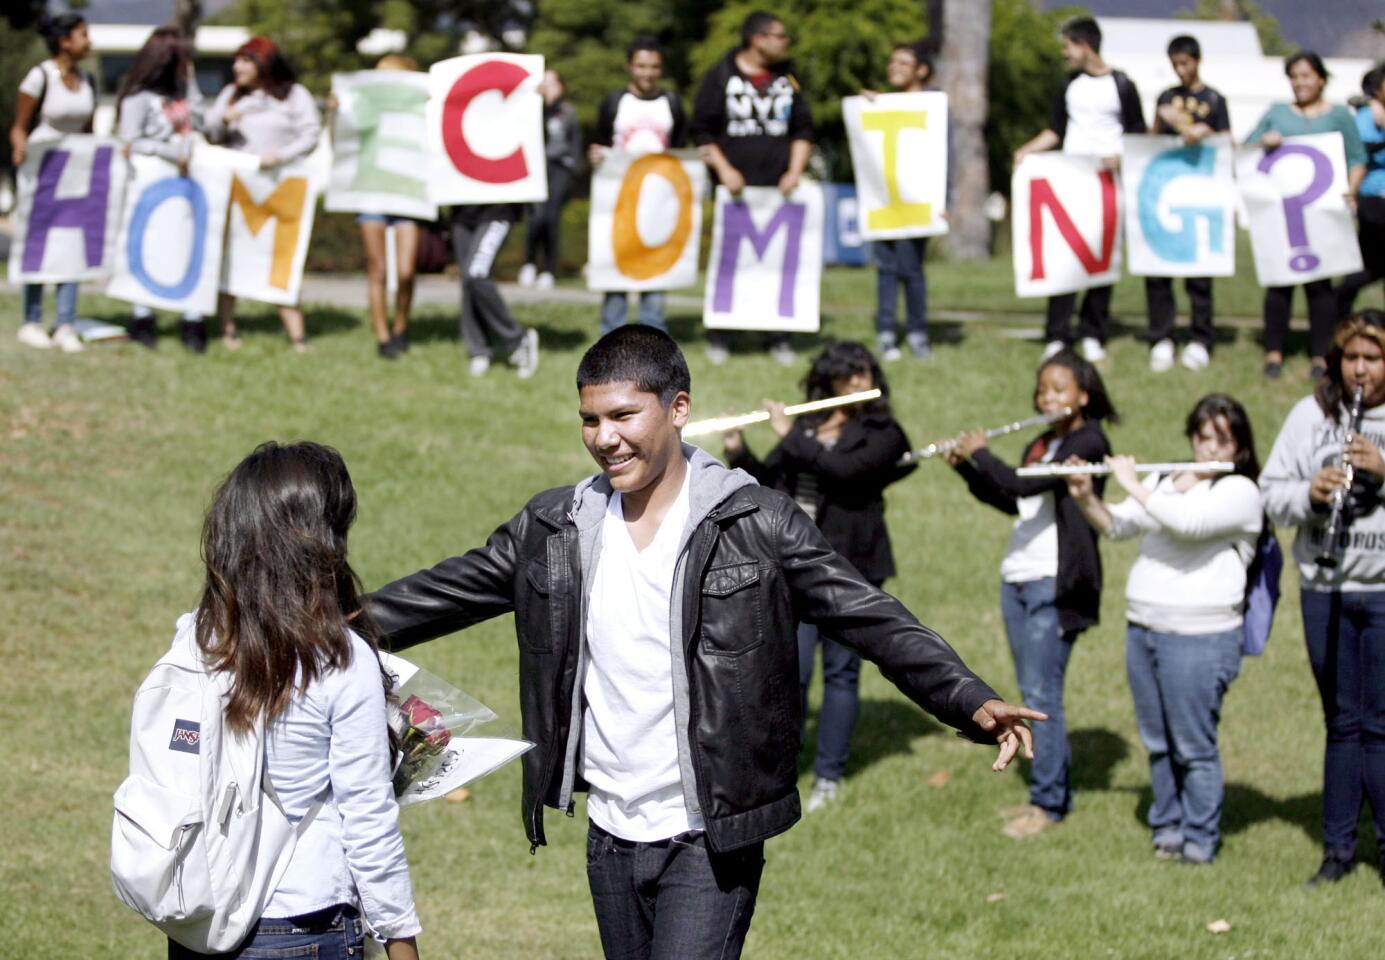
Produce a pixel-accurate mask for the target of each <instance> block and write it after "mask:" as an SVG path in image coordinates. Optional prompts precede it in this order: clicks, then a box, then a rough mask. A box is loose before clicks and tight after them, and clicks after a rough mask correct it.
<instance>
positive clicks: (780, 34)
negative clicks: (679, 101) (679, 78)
mask: <svg viewBox="0 0 1385 960" xmlns="http://www.w3.org/2000/svg"><path fill="white" fill-rule="evenodd" d="M792 42H793V41H792V38H790V36H789V33H788V30H787V29H785V27H784V22H783V21H782V20H780V19H779V18H778V17H776V16H775V15H774V14H772V13H765V12H763V11H757V12H755V13H752V14H750V15H749V16H747V17H746V18H745V21H744V22H743V23H742V24H741V46H740V48H739V49H735V50H731V51H730V52H728V53H727V54H726V56H725V57H724V58H723V59H722V60H721V62H720V63H718V64H717V65H716V66H714V67H712V69H710V70H708V71H707V73H706V74H705V75H704V76H703V78H702V86H701V87H700V88H699V89H698V91H697V99H696V100H695V101H694V102H693V115H692V123H691V124H690V125H689V132H690V133H691V134H692V140H693V143H695V144H697V148H698V153H699V154H700V155H701V157H702V159H703V162H705V163H706V164H707V166H708V167H710V168H711V169H712V171H713V172H714V173H715V174H716V175H717V179H718V180H720V181H721V183H722V185H723V186H725V187H726V189H728V190H730V191H731V193H732V194H733V195H739V194H740V192H741V191H742V190H743V189H745V188H746V187H778V188H779V190H780V192H781V193H783V194H784V196H788V195H789V194H791V193H793V191H794V188H795V187H797V186H798V181H799V178H800V177H801V176H802V175H803V171H804V168H806V167H807V166H808V157H809V156H810V155H811V154H812V152H813V116H812V113H811V112H810V111H809V109H808V101H807V99H806V98H805V97H804V96H803V91H802V89H800V87H799V85H798V78H797V77H796V76H794V70H793V64H792V62H791V61H790V60H789V58H788V57H789V45H790V44H791V43H792ZM769 340H770V346H769V352H770V356H772V357H774V359H776V360H778V361H779V362H780V363H782V364H784V365H785V366H790V365H792V364H794V363H796V362H797V356H796V355H795V353H794V349H793V346H792V344H791V342H790V340H789V335H788V334H787V333H781V334H773V335H771V336H770V338H769ZM729 355H730V346H729V337H728V336H727V334H726V331H722V330H710V331H708V332H707V359H708V360H710V361H711V362H712V363H724V362H725V361H726V358H727V357H728V356H729Z"/></svg>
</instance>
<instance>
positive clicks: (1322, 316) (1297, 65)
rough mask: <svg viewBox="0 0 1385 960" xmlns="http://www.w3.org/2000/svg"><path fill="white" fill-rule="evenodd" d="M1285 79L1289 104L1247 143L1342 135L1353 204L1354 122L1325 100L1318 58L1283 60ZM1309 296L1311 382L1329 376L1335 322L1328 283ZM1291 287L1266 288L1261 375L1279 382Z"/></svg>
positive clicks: (1359, 175)
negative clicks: (1290, 91) (1291, 94)
mask: <svg viewBox="0 0 1385 960" xmlns="http://www.w3.org/2000/svg"><path fill="white" fill-rule="evenodd" d="M1284 75H1285V76H1287V77H1288V78H1289V86H1290V87H1292V88H1293V91H1294V102H1293V103H1291V104H1290V103H1276V104H1275V105H1274V106H1272V107H1270V108H1269V110H1267V111H1265V115H1264V116H1263V117H1261V118H1260V122H1259V123H1258V124H1256V125H1255V129H1254V130H1252V131H1251V132H1250V136H1248V137H1246V143H1247V144H1256V143H1258V144H1259V145H1260V146H1262V147H1264V148H1265V150H1266V151H1273V150H1276V149H1278V148H1279V146H1280V145H1281V144H1282V143H1283V142H1284V138H1285V137H1292V136H1300V135H1303V134H1309V133H1331V132H1333V131H1336V132H1338V133H1340V134H1341V135H1342V141H1343V143H1344V145H1345V146H1346V156H1347V179H1348V188H1347V194H1348V196H1349V197H1350V198H1351V199H1352V200H1354V199H1355V197H1356V194H1357V191H1358V190H1359V189H1360V186H1361V181H1362V179H1363V178H1364V177H1365V175H1366V150H1365V148H1364V147H1362V146H1361V137H1360V135H1359V134H1358V133H1357V131H1356V118H1355V117H1353V116H1352V115H1351V111H1350V110H1348V109H1347V108H1346V107H1343V106H1333V105H1332V104H1330V103H1328V102H1327V101H1326V100H1324V99H1323V90H1324V89H1325V88H1326V87H1327V67H1325V66H1324V65H1323V62H1322V57H1320V56H1318V55H1317V54H1316V53H1313V52H1312V51H1311V50H1300V51H1299V52H1298V53H1295V54H1293V55H1292V56H1291V57H1289V58H1288V59H1287V60H1285V61H1284ZM1303 290H1304V293H1306V294H1307V296H1308V327H1309V333H1308V353H1309V356H1310V357H1311V358H1312V370H1311V374H1312V377H1313V379H1314V380H1319V379H1321V378H1322V376H1323V374H1324V373H1326V372H1327V361H1326V360H1325V359H1324V357H1326V356H1327V349H1328V346H1329V345H1330V344H1331V341H1332V328H1333V324H1335V323H1336V321H1337V316H1336V313H1335V310H1336V299H1335V297H1334V296H1333V293H1332V281H1330V280H1328V279H1326V278H1324V279H1321V280H1312V281H1309V282H1308V283H1305V284H1304V285H1303ZM1293 297H1294V288H1293V287H1267V288H1266V289H1265V376H1266V377H1267V378H1268V379H1270V380H1277V379H1278V378H1279V375H1280V373H1281V371H1282V370H1283V366H1284V340H1285V337H1286V336H1287V335H1288V332H1289V313H1290V310H1291V308H1292V306H1293Z"/></svg>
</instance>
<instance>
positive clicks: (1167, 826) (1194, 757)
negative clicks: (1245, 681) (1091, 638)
mask: <svg viewBox="0 0 1385 960" xmlns="http://www.w3.org/2000/svg"><path fill="white" fill-rule="evenodd" d="M1125 669H1126V672H1127V674H1128V675H1129V677H1130V693H1131V696H1132V697H1133V698H1134V700H1135V722H1136V724H1137V725H1138V726H1139V728H1140V741H1141V742H1142V743H1143V744H1144V745H1145V750H1147V751H1148V752H1149V780H1150V787H1151V789H1152V790H1153V791H1154V802H1153V804H1152V805H1151V806H1150V808H1149V827H1150V829H1151V830H1152V831H1154V843H1155V844H1156V845H1157V846H1164V845H1166V844H1167V845H1177V846H1178V847H1179V848H1180V849H1181V850H1182V852H1183V855H1184V856H1185V857H1187V858H1188V859H1189V860H1199V861H1204V862H1209V861H1211V860H1212V859H1214V858H1215V857H1216V855H1217V847H1218V845H1219V844H1220V842H1221V810H1222V796H1223V794H1224V792H1225V790H1224V787H1223V782H1222V769H1221V753H1220V751H1219V750H1218V749H1217V724H1218V723H1219V722H1220V721H1221V703H1222V697H1223V696H1225V695H1226V690H1227V688H1228V687H1229V686H1231V681H1232V680H1234V679H1236V675H1237V674H1238V673H1240V671H1241V631H1240V629H1236V630H1228V631H1226V632H1224V633H1204V634H1195V635H1183V634H1174V633H1159V632H1157V631H1154V630H1149V629H1147V628H1146V627H1142V626H1140V625H1139V624H1138V623H1132V624H1130V625H1129V627H1128V628H1127V629H1126V635H1125Z"/></svg>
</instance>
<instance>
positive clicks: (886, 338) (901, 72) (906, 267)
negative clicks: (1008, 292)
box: [861, 43, 933, 361]
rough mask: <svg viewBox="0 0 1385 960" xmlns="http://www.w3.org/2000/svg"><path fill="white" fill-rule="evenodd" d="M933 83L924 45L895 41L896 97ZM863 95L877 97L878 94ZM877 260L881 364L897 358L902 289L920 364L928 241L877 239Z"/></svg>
mask: <svg viewBox="0 0 1385 960" xmlns="http://www.w3.org/2000/svg"><path fill="white" fill-rule="evenodd" d="M932 79H933V58H932V56H930V55H929V53H928V50H927V49H926V48H925V47H924V45H923V44H922V43H896V44H895V45H894V47H893V49H892V50H891V51H890V60H889V63H888V64H887V65H886V67H885V80H886V82H887V83H889V85H890V89H891V90H893V91H895V92H896V93H920V92H922V91H923V90H926V89H927V88H928V84H929V82H930V81H931V80H932ZM861 96H863V97H865V98H866V99H867V100H874V99H875V91H874V90H862V91H861ZM870 248H871V251H872V253H873V254H874V257H875V269H876V280H875V297H876V301H875V302H876V307H875V337H876V345H877V346H878V347H879V348H880V359H881V360H888V361H893V360H898V359H899V358H900V357H901V356H903V354H902V353H900V350H899V327H898V324H897V323H896V322H895V309H896V306H897V303H896V297H897V296H898V293H897V291H898V289H899V288H900V287H903V288H904V314H905V316H904V340H905V342H906V343H907V344H908V345H909V352H910V353H912V354H913V355H914V356H915V357H917V358H918V359H920V360H927V359H929V358H930V357H932V356H933V350H932V347H930V346H929V343H928V279H927V277H925V276H924V272H923V260H924V257H926V256H927V255H928V238H927V237H897V238H895V239H893V240H872V241H871V244H870Z"/></svg>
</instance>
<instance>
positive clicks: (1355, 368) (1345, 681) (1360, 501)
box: [1260, 310, 1385, 883]
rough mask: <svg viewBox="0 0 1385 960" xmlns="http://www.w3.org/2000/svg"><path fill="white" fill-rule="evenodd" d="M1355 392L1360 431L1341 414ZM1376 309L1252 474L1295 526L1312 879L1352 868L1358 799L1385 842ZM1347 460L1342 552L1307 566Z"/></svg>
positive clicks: (1278, 519) (1382, 321) (1382, 373)
mask: <svg viewBox="0 0 1385 960" xmlns="http://www.w3.org/2000/svg"><path fill="white" fill-rule="evenodd" d="M1357 387H1361V388H1362V404H1361V408H1362V419H1361V429H1360V431H1359V432H1352V431H1351V421H1350V419H1349V418H1348V415H1347V412H1348V407H1349V405H1350V404H1351V402H1352V397H1353V395H1354V394H1355V392H1356V389H1357ZM1382 447H1385V313H1381V312H1380V311H1379V310H1363V311H1361V312H1360V313H1358V314H1356V315H1355V316H1353V317H1351V318H1350V319H1348V320H1344V321H1342V323H1341V324H1339V325H1338V326H1337V330H1336V333H1335V334H1334V335H1333V337H1332V342H1331V346H1330V348H1329V349H1328V351H1327V374H1326V375H1325V376H1324V377H1323V378H1322V379H1321V380H1319V381H1318V385H1317V389H1316V390H1315V391H1314V393H1313V395H1312V396H1308V397H1304V398H1303V399H1302V400H1300V401H1299V402H1298V403H1297V404H1295V406H1294V408H1293V410H1291V411H1289V416H1288V417H1287V418H1286V419H1285V421H1284V426H1283V427H1282V428H1281V429H1280V431H1279V437H1278V438H1277V439H1276V440H1275V442H1274V449H1272V450H1271V451H1270V456H1269V460H1267V461H1266V463H1265V469H1264V471H1263V472H1262V473H1261V474H1260V489H1261V491H1262V492H1263V493H1264V496H1265V508H1266V510H1267V511H1268V512H1269V516H1270V519H1271V520H1273V521H1274V522H1275V523H1277V524H1287V525H1291V526H1296V527H1298V534H1297V536H1296V537H1295V538H1294V561H1295V563H1296V564H1297V565H1298V571H1299V587H1300V589H1299V601H1300V604H1301V605H1302V608H1303V634H1304V639H1305V640H1306V641H1307V643H1308V662H1309V664H1310V665H1311V666H1312V668H1313V678H1314V679H1315V680H1316V681H1317V684H1318V693H1319V695H1320V697H1321V698H1322V706H1323V713H1324V718H1325V720H1326V724H1327V747H1326V756H1325V757H1324V759H1323V797H1322V799H1323V848H1324V849H1323V861H1322V865H1321V866H1320V867H1319V868H1318V872H1317V873H1316V874H1315V875H1314V877H1313V879H1312V880H1311V881H1310V882H1311V883H1333V882H1336V881H1337V880H1340V879H1341V878H1342V877H1344V876H1345V875H1346V874H1347V873H1349V872H1350V871H1351V870H1352V869H1353V868H1354V867H1355V866H1356V822H1357V818H1358V817H1359V816H1360V814H1361V801H1362V800H1363V799H1366V800H1369V801H1370V805H1371V812H1372V815H1373V818H1374V822H1375V831H1376V835H1377V837H1379V838H1381V839H1382V840H1385V510H1381V509H1379V507H1380V487H1381V481H1382V479H1385V460H1383V459H1382V458H1381V449H1382ZM1344 460H1347V461H1350V463H1351V466H1352V469H1353V472H1354V477H1353V481H1352V486H1351V488H1350V490H1349V491H1345V492H1344V495H1345V497H1346V500H1345V501H1344V507H1345V510H1344V516H1345V518H1346V520H1347V524H1346V533H1347V537H1346V540H1345V544H1344V548H1343V549H1342V551H1341V555H1340V558H1339V559H1338V562H1337V563H1336V564H1334V565H1329V564H1322V563H1319V562H1318V557H1319V556H1320V554H1321V553H1322V552H1323V548H1324V546H1325V544H1324V542H1323V531H1324V527H1325V526H1326V524H1327V521H1328V516H1329V514H1330V513H1331V511H1332V502H1333V499H1334V497H1335V496H1336V495H1337V494H1338V493H1339V492H1342V488H1343V485H1344V483H1345V481H1346V475H1345V473H1344V472H1343V470H1342V463H1343V461H1344Z"/></svg>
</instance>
